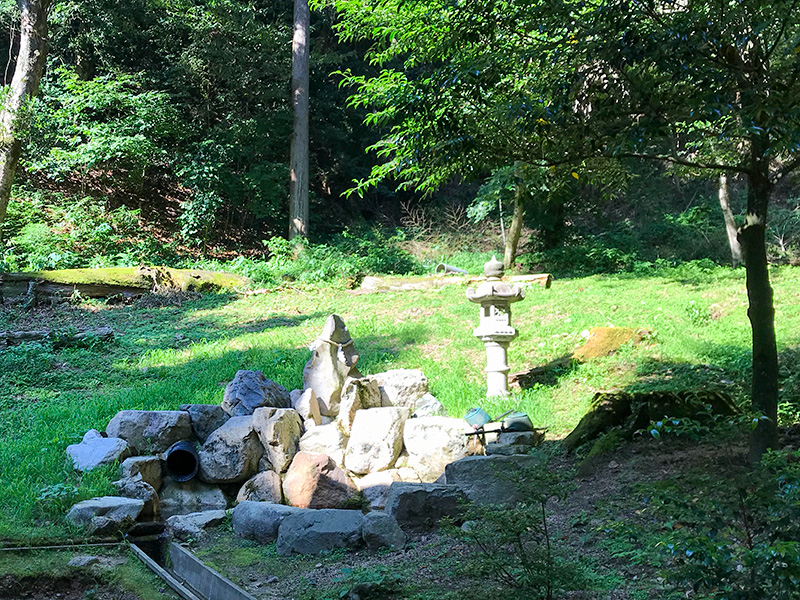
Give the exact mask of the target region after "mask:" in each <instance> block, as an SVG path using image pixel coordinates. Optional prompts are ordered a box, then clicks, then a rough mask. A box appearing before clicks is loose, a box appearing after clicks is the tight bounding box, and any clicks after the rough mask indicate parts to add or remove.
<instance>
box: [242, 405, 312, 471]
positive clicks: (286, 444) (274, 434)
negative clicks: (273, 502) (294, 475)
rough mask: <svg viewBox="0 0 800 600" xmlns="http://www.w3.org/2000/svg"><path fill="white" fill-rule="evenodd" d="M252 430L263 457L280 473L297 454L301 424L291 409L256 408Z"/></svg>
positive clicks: (301, 430)
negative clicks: (256, 435)
mask: <svg viewBox="0 0 800 600" xmlns="http://www.w3.org/2000/svg"><path fill="white" fill-rule="evenodd" d="M253 429H255V431H256V433H257V434H258V438H259V439H260V440H261V445H262V446H263V447H264V457H265V458H266V459H267V460H268V461H269V464H270V465H271V468H272V470H273V471H275V472H276V473H282V472H283V471H285V470H286V469H288V468H289V465H290V464H291V462H292V459H293V458H294V455H295V454H297V451H298V444H299V442H300V435H301V434H302V432H303V422H302V420H301V419H300V415H299V414H298V413H297V411H296V410H294V409H292V408H257V409H256V411H255V412H254V413H253Z"/></svg>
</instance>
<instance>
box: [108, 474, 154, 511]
mask: <svg viewBox="0 0 800 600" xmlns="http://www.w3.org/2000/svg"><path fill="white" fill-rule="evenodd" d="M112 485H113V486H114V488H115V489H116V491H117V494H119V495H120V496H124V497H125V498H137V499H139V500H142V501H143V502H144V507H143V508H142V512H141V513H140V514H139V516H140V517H141V518H142V519H156V518H158V516H159V515H160V514H161V500H160V499H159V497H158V493H157V492H156V490H155V488H153V486H152V485H150V484H149V483H147V482H146V481H142V476H141V475H136V476H135V477H126V478H124V479H119V480H117V481H114V482H113V483H112Z"/></svg>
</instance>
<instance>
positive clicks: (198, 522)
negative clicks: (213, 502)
mask: <svg viewBox="0 0 800 600" xmlns="http://www.w3.org/2000/svg"><path fill="white" fill-rule="evenodd" d="M225 516H226V513H225V511H224V510H204V511H202V512H193V513H189V514H187V515H173V516H171V517H170V518H169V519H167V530H168V531H169V533H170V535H171V536H172V537H173V538H175V539H176V540H178V541H180V542H190V541H195V540H199V539H202V538H204V537H206V535H207V533H206V529H209V528H211V527H217V526H219V525H221V524H222V522H223V521H224V520H225Z"/></svg>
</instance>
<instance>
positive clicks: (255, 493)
mask: <svg viewBox="0 0 800 600" xmlns="http://www.w3.org/2000/svg"><path fill="white" fill-rule="evenodd" d="M248 500H252V501H254V502H271V503H273V504H280V503H281V501H282V500H283V490H282V482H281V476H280V475H278V474H277V473H276V472H275V471H261V473H257V474H255V475H254V476H253V477H251V478H250V479H248V480H247V481H245V482H244V484H243V485H242V487H241V488H240V489H239V493H238V494H237V495H236V502H246V501H248Z"/></svg>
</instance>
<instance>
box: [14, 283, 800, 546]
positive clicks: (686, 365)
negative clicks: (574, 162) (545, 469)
mask: <svg viewBox="0 0 800 600" xmlns="http://www.w3.org/2000/svg"><path fill="white" fill-rule="evenodd" d="M772 274H773V280H774V287H775V299H776V330H777V336H778V343H779V348H781V349H786V348H794V347H795V346H797V344H798V340H800V310H799V309H800V285H798V283H800V270H798V269H794V268H790V267H783V268H780V269H775V270H773V273H772ZM744 286H745V281H744V272H743V271H741V270H739V271H733V270H731V269H724V268H720V269H717V270H715V271H712V272H703V273H696V272H689V273H682V272H680V271H679V270H676V271H673V272H662V273H660V274H658V275H652V274H650V275H648V276H638V277H637V276H632V275H624V276H623V275H619V276H608V277H602V276H593V277H587V278H580V279H571V280H557V281H555V282H554V284H553V287H552V288H551V289H549V290H546V289H544V288H539V287H533V288H530V289H529V290H528V291H527V297H526V299H525V300H524V301H523V302H520V303H518V304H515V305H514V306H513V317H512V322H513V324H514V325H515V326H516V327H517V329H518V330H519V336H518V338H517V339H516V340H515V341H514V342H512V344H511V347H510V351H509V365H510V366H511V369H512V371H517V370H522V369H524V368H529V367H533V366H542V365H545V364H548V363H550V362H551V361H555V360H556V359H559V358H561V357H564V356H566V355H568V354H569V353H570V352H572V350H574V349H575V348H576V347H577V346H578V345H580V344H581V343H582V342H583V341H584V337H583V335H582V332H584V331H585V330H588V329H591V328H592V327H597V326H616V327H623V326H624V327H635V328H641V329H644V330H647V332H648V333H647V335H646V336H645V342H644V344H642V345H641V346H636V347H634V346H630V347H625V348H623V349H622V350H620V351H619V352H617V353H616V354H615V355H613V356H610V357H606V358H601V359H598V360H595V361H592V362H588V363H586V364H575V365H572V366H570V367H561V368H559V369H556V370H554V371H553V376H552V377H551V378H549V379H548V381H546V382H544V383H540V384H537V385H534V386H532V387H531V388H530V389H526V390H524V391H521V392H515V393H514V394H513V395H512V396H510V397H509V398H507V399H492V400H487V399H486V398H485V397H484V394H485V388H484V385H485V383H484V382H485V379H484V378H485V374H484V372H483V368H484V364H485V354H484V349H483V344H482V343H481V342H480V341H479V340H477V339H476V338H474V337H473V335H472V330H473V328H474V327H475V326H476V325H477V321H478V309H477V307H476V306H475V305H474V304H472V303H470V302H468V301H467V299H466V297H465V295H464V286H462V285H449V286H445V287H443V288H440V289H434V290H427V291H408V292H386V293H374V294H357V293H352V292H348V291H345V290H331V289H319V290H315V289H304V290H285V291H282V292H275V293H268V294H262V295H253V296H247V297H236V296H230V295H228V296H224V295H220V296H205V297H203V298H200V299H198V300H194V301H190V302H186V303H184V304H183V305H182V306H179V307H175V306H168V307H164V308H146V309H139V308H137V307H135V306H133V307H105V306H103V305H100V304H97V303H95V304H93V305H91V306H84V307H78V308H67V307H65V308H63V309H60V310H59V311H56V312H55V313H53V312H47V311H43V312H42V315H41V318H38V317H36V315H29V314H25V313H18V312H13V311H5V312H2V313H0V329H20V328H24V327H25V326H28V327H29V328H32V327H31V326H30V323H32V322H34V321H36V322H38V321H39V320H45V321H46V320H48V319H50V320H52V319H61V320H62V321H65V320H69V319H78V318H79V319H80V323H81V326H84V327H87V326H96V325H97V324H101V323H102V324H108V325H110V326H111V327H112V328H113V329H114V331H115V332H116V334H117V339H116V341H115V342H114V343H112V344H107V345H101V346H97V347H94V348H80V349H64V350H53V349H52V348H49V347H48V346H46V345H40V344H29V345H26V346H20V347H14V348H9V349H7V350H5V351H3V352H2V354H0V409H1V410H2V411H3V412H2V415H3V418H2V420H0V456H2V457H3V460H2V461H0V505H1V506H2V508H0V537H17V538H19V537H30V536H36V535H47V536H52V535H57V534H58V532H59V531H60V529H59V528H62V522H63V514H64V510H65V509H66V507H67V506H68V505H69V503H70V502H72V501H74V500H76V499H81V498H85V497H90V496H92V495H97V494H98V493H102V492H103V491H104V490H105V489H106V488H107V485H108V481H109V479H110V477H111V475H110V474H103V475H98V474H93V475H89V476H84V477H78V476H77V475H76V474H75V473H73V472H72V470H71V468H70V466H69V465H68V464H67V459H66V456H65V454H64V449H65V448H66V446H67V445H68V444H70V443H75V442H76V441H78V440H79V439H80V437H81V436H82V435H83V433H85V431H86V430H87V429H89V428H96V429H100V430H102V429H105V427H106V425H107V423H108V421H109V420H110V419H111V417H113V416H114V414H115V413H116V412H117V411H118V410H122V409H175V408H177V407H178V406H179V405H180V404H186V403H219V402H220V401H221V400H222V394H223V389H224V386H225V384H226V382H228V381H230V380H231V379H232V378H233V376H234V374H235V373H236V371H237V370H239V369H260V370H261V371H263V372H264V374H265V375H266V376H267V377H268V378H270V379H273V380H275V381H277V382H278V383H280V384H281V385H283V386H285V387H286V388H287V389H290V390H291V389H296V388H299V387H301V385H302V369H303V366H304V364H305V362H306V361H307V360H308V358H309V356H310V352H309V350H308V345H309V344H310V343H311V342H313V340H314V339H315V337H316V336H317V335H318V334H319V332H320V330H321V328H322V326H323V325H324V322H325V319H326V318H327V316H328V315H329V314H331V313H337V314H339V315H341V316H342V318H343V319H344V320H345V322H346V323H347V325H348V327H349V329H350V332H351V334H352V336H353V338H354V339H355V348H356V351H357V352H358V354H359V360H358V367H359V369H360V370H361V371H362V373H364V374H370V373H377V372H380V371H384V370H387V369H393V368H416V369H421V370H422V371H423V372H424V373H425V374H426V375H427V377H428V378H429V380H430V388H431V392H432V393H433V394H434V395H435V396H436V397H437V398H439V400H440V401H442V402H443V403H444V405H445V406H446V407H447V409H448V411H449V413H450V414H451V415H453V416H463V415H464V414H465V413H466V411H467V410H469V409H470V408H472V407H474V406H482V407H483V408H484V409H485V410H487V412H489V413H490V414H491V415H493V416H497V415H499V414H501V413H502V412H505V411H506V410H509V409H512V408H513V409H516V410H522V411H525V412H527V413H528V414H529V415H530V416H531V419H532V421H533V422H534V424H535V425H536V426H540V427H549V430H550V435H552V436H556V437H560V436H563V435H565V434H566V433H567V432H568V431H569V430H570V429H571V428H572V427H574V425H575V424H576V423H577V422H578V420H580V418H581V417H582V415H583V414H584V413H585V411H586V409H587V408H588V406H589V403H590V402H591V399H592V397H593V395H594V394H595V393H596V392H598V391H605V390H626V389H627V390H641V389H654V388H662V389H663V388H669V389H694V388H713V389H720V390H725V391H728V392H729V393H731V394H732V395H733V396H734V397H735V398H736V399H737V400H738V401H740V402H745V401H746V399H747V390H748V389H749V378H750V375H749V361H750V328H749V324H748V321H747V315H746V308H747V306H746V294H745V289H744ZM783 368H784V373H785V376H786V377H789V378H791V377H794V371H795V370H796V369H797V367H796V366H795V365H794V364H791V365H789V364H787V365H784V366H783ZM787 369H788V370H787ZM798 380H800V378H798ZM787 400H791V398H787ZM795 401H796V399H795ZM64 482H67V483H70V485H73V486H74V490H75V492H74V494H73V495H70V496H69V497H68V498H67V497H65V498H63V502H59V501H53V500H47V501H43V500H37V498H38V497H40V496H41V495H42V490H43V489H49V488H48V486H54V485H57V484H60V483H64ZM62 529H63V528H62Z"/></svg>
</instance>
